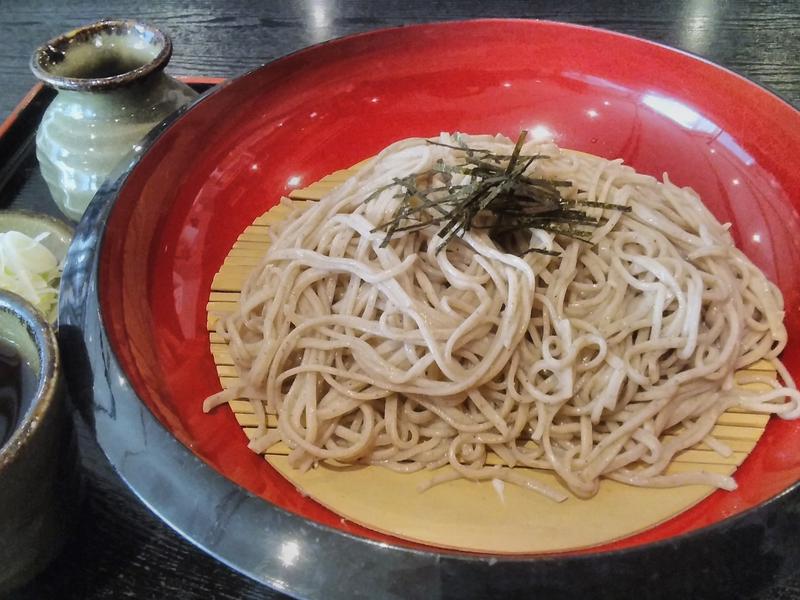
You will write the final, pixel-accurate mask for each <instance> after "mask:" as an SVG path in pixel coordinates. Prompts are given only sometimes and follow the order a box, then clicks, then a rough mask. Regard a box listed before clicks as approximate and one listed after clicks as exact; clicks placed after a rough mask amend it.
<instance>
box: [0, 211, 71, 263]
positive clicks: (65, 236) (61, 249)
mask: <svg viewBox="0 0 800 600" xmlns="http://www.w3.org/2000/svg"><path fill="white" fill-rule="evenodd" d="M6 231H19V232H20V233H24V234H25V235H27V236H30V237H35V236H37V235H39V234H40V233H49V234H50V235H48V236H47V237H46V238H45V239H44V240H42V245H43V246H44V247H45V248H47V249H48V250H50V252H52V253H53V254H54V255H55V257H56V258H57V259H58V260H59V262H63V261H64V257H65V256H66V255H67V250H68V249H69V245H70V243H71V242H72V235H73V233H74V231H73V229H72V227H70V226H69V225H67V224H66V223H65V222H64V221H61V220H59V219H56V218H54V217H50V216H48V215H42V214H38V213H35V212H31V211H28V210H2V211H0V233H5V232H6Z"/></svg>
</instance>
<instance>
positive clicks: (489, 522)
mask: <svg viewBox="0 0 800 600" xmlns="http://www.w3.org/2000/svg"><path fill="white" fill-rule="evenodd" d="M361 164H363V163H359V165H355V166H354V167H352V169H345V170H342V171H337V172H335V173H332V174H331V175H328V176H327V177H324V178H323V179H321V180H320V181H318V182H316V183H314V184H312V185H310V186H309V187H307V188H305V189H301V190H295V191H293V192H292V193H291V194H290V196H289V197H290V198H291V199H292V201H294V202H311V201H316V200H319V199H320V198H321V197H322V196H323V195H325V194H326V193H328V192H330V191H331V190H332V189H334V188H335V187H337V186H338V185H340V184H341V183H342V182H343V181H345V180H346V179H347V178H348V177H349V176H350V175H351V174H352V173H353V172H354V171H355V170H356V169H357V168H358V167H359V166H360V165H361ZM288 212H289V207H287V206H285V205H280V204H279V205H277V206H275V207H274V208H272V209H270V210H269V211H267V212H266V213H264V214H263V215H262V216H261V217H259V218H257V219H256V220H255V221H254V222H253V224H252V225H251V226H249V227H247V228H246V229H245V230H244V232H242V234H241V235H240V236H239V239H238V240H237V242H236V243H235V244H234V246H233V248H232V249H231V251H230V253H229V254H228V257H227V258H226V259H225V262H224V264H223V266H222V268H221V269H220V271H219V273H218V274H217V276H216V277H215V278H214V280H213V283H212V286H211V293H210V296H209V302H208V329H209V332H210V342H211V352H212V354H213V357H214V362H215V364H216V365H217V374H218V376H219V380H220V384H221V385H222V387H223V388H228V387H230V386H232V385H235V383H236V381H237V371H236V367H235V366H234V365H233V360H232V359H231V356H230V353H229V352H228V347H227V345H226V344H225V342H224V340H223V339H222V338H221V337H220V336H219V335H218V334H217V333H216V332H215V325H216V320H217V318H219V316H220V315H224V314H225V313H228V312H230V311H231V310H233V309H234V307H235V305H236V302H237V301H238V299H239V292H240V290H241V288H242V284H243V283H244V280H245V279H246V277H247V276H248V274H249V273H250V271H251V269H252V268H253V267H255V266H256V265H257V264H258V263H259V262H260V258H261V256H263V254H264V252H265V251H266V249H267V247H268V245H269V236H268V230H269V227H270V225H272V224H274V223H276V222H278V221H280V220H281V219H284V218H285V217H286V215H287V214H288ZM753 371H757V372H759V373H760V374H762V375H770V376H771V377H776V374H775V371H774V370H773V368H772V366H771V365H770V364H769V363H767V362H766V361H761V362H759V363H756V364H754V365H751V367H750V368H749V369H746V370H742V371H740V372H738V373H737V374H736V375H737V378H741V377H742V376H745V375H747V374H748V373H750V372H753ZM747 386H748V387H758V386H766V384H752V383H751V384H747ZM229 406H230V409H231V410H232V411H233V413H234V415H235V417H236V420H237V422H238V423H239V425H240V426H241V427H242V430H243V432H244V434H245V436H246V437H247V438H248V439H251V438H252V437H253V436H254V435H255V431H256V429H255V428H256V426H257V424H258V423H257V421H256V416H255V415H254V413H253V409H252V407H251V405H250V402H249V401H247V400H233V401H231V402H230V403H229ZM768 419H769V416H768V415H763V414H755V413H747V412H744V411H741V410H739V409H733V410H730V411H728V412H726V413H725V414H723V415H722V416H721V418H720V419H719V421H718V423H717V425H716V427H715V428H714V430H713V435H714V436H715V437H716V438H718V439H720V440H721V441H723V442H724V443H725V444H727V445H728V446H729V447H730V448H731V450H732V451H733V452H732V454H731V455H730V456H728V457H723V456H721V455H719V454H717V453H716V452H714V451H713V450H711V449H710V448H708V447H707V446H706V445H705V444H702V443H701V444H698V445H697V446H695V447H693V448H691V449H688V450H685V451H683V452H681V453H680V454H678V455H677V456H676V457H675V460H674V462H673V464H672V465H671V466H670V467H669V469H668V471H667V472H668V473H679V472H685V471H689V470H698V469H700V470H705V471H708V472H713V473H721V474H726V475H730V474H733V473H734V472H735V470H736V468H737V467H738V466H739V465H740V464H741V463H742V461H743V460H744V459H745V458H746V457H747V455H748V454H749V453H750V451H751V450H752V449H753V447H754V446H755V444H756V442H757V441H758V439H759V438H760V437H761V434H762V433H763V431H764V427H765V426H766V424H767V421H768ZM276 424H277V417H275V416H274V415H268V417H267V426H268V427H276ZM233 443H246V442H245V440H244V439H242V440H240V441H239V442H233ZM288 451H289V449H288V447H286V445H285V444H282V443H281V444H277V445H275V446H273V447H272V448H270V449H269V450H268V453H267V455H266V459H267V461H268V462H270V464H272V465H273V466H274V467H275V468H276V469H277V470H278V471H279V472H280V473H281V474H282V475H283V476H284V477H286V478H287V479H289V480H290V481H292V482H293V483H294V484H295V486H296V487H297V488H298V489H299V490H300V492H301V493H303V494H305V495H308V496H310V497H312V498H314V499H315V500H316V501H318V502H319V503H321V504H322V505H324V506H326V507H328V508H330V509H331V510H333V511H335V512H337V513H338V514H339V515H340V516H342V517H343V518H344V519H348V520H350V521H353V522H356V523H359V524H361V525H364V526H366V527H369V528H371V529H374V530H377V531H381V532H384V533H389V534H392V535H395V536H397V537H401V538H406V539H410V540H413V541H416V542H422V543H426V544H430V545H433V546H440V547H448V548H457V549H460V550H467V551H479V552H493V553H501V554H504V553H511V554H513V553H538V552H553V551H563V550H568V549H575V548H581V547H588V546H594V545H598V544H603V543H607V542H610V541H612V540H615V539H619V538H622V537H627V536H629V535H632V534H634V533H636V532H639V531H642V530H645V529H649V528H651V527H653V526H654V525H656V524H658V523H660V522H663V521H665V520H667V519H669V518H671V517H673V516H675V515H676V514H679V513H681V512H683V511H684V510H686V509H687V508H689V507H691V506H693V505H694V504H696V503H697V502H699V501H700V500H702V499H703V498H705V497H706V496H707V495H708V494H710V493H711V492H712V491H713V489H711V488H709V487H707V486H699V485H693V486H684V487H680V488H672V489H647V488H635V487H630V486H625V485H622V484H618V483H615V482H613V481H606V480H604V481H603V482H602V484H601V486H600V491H599V492H598V494H597V495H596V496H595V497H593V498H591V499H590V500H580V499H577V498H574V497H572V496H570V498H569V499H568V500H566V501H565V502H563V503H556V502H553V501H551V500H548V499H546V498H544V497H542V496H540V495H538V494H535V493H532V492H530V491H525V490H523V489H521V488H519V487H517V486H512V485H502V484H499V482H480V483H475V482H469V481H461V480H458V481H453V482H449V483H446V484H443V485H439V486H436V487H434V488H432V489H430V490H428V491H426V492H424V493H419V492H418V491H417V486H418V485H419V484H421V483H423V482H425V481H427V480H428V479H429V478H430V477H432V475H433V474H435V472H434V473H431V472H422V473H413V474H397V473H394V472H392V471H389V470H388V469H383V468H378V467H361V466H345V465H336V464H330V465H325V464H322V465H320V466H318V467H317V468H315V469H311V470H310V471H308V472H306V473H299V472H297V471H296V470H294V469H292V468H290V467H289V466H288V464H287V458H286V455H287V454H288ZM487 462H488V463H489V464H499V459H498V458H497V457H496V456H494V455H490V457H489V458H488V460H487ZM520 471H521V472H524V473H525V474H526V476H529V477H532V478H536V479H538V480H540V481H542V482H543V483H546V484H548V485H551V486H553V487H556V488H561V487H562V486H561V484H560V483H559V482H558V481H557V479H556V478H555V476H554V475H553V474H552V473H550V472H546V471H538V470H534V469H527V468H524V467H520Z"/></svg>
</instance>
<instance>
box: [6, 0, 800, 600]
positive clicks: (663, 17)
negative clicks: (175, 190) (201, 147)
mask: <svg viewBox="0 0 800 600" xmlns="http://www.w3.org/2000/svg"><path fill="white" fill-rule="evenodd" d="M109 17H111V18H136V19H140V20H144V21H148V22H150V23H152V24H154V25H156V26H157V27H159V28H162V29H164V30H166V31H167V32H168V33H169V34H170V35H171V36H172V38H173V42H174V47H175V51H174V55H173V58H172V61H171V63H170V68H169V71H170V72H171V73H173V74H177V75H209V76H218V77H235V76H237V75H239V74H242V73H244V72H245V71H247V70H250V69H252V68H255V67H257V66H259V65H261V64H263V63H265V62H268V61H270V60H272V59H274V58H276V57H279V56H282V55H284V54H287V53H289V52H292V51H294V50H297V49H299V48H302V47H305V46H308V45H310V44H314V43H318V42H321V41H324V40H328V39H331V38H334V37H339V36H342V35H346V34H350V33H356V32H360V31H366V30H370V29H376V28H380V27H387V26H395V25H402V24H406V23H414V22H421V21H438V20H450V19H467V18H475V17H523V18H539V19H552V20H559V21H568V22H572V23H580V24H585V25H592V26H596V27H602V28H606V29H611V30H614V31H618V32H622V33H627V34H631V35H635V36H639V37H643V38H646V39H649V40H653V41H657V42H661V43H664V44H668V45H670V46H674V47H677V48H681V49H683V50H687V51H689V52H693V53H696V54H698V55H700V56H702V57H704V58H706V59H709V60H711V61H714V62H716V63H719V64H721V65H723V66H725V67H728V68H730V69H733V70H735V71H737V72H738V73H740V74H741V75H744V76H745V77H749V78H751V79H753V80H755V81H756V82H758V83H759V84H762V85H764V86H767V87H769V88H770V89H771V90H772V91H774V92H776V93H777V94H779V95H781V96H783V98H784V99H786V100H787V101H788V102H790V103H792V104H793V105H794V106H795V107H800V33H798V32H800V3H798V2H797V0H774V1H767V0H754V1H747V0H741V1H739V0H730V1H726V0H679V1H674V2H657V1H654V2H647V1H644V0H628V1H627V2H619V1H618V0H598V1H595V0H583V1H580V0H542V1H539V2H523V1H514V0H502V1H500V0H492V1H486V0H465V1H462V2H455V1H452V0H450V1H435V0H422V1H418V0H386V1H380V2H378V1H374V2H369V1H363V0H297V1H294V2H289V1H279V2H263V3H256V2H251V1H246V0H237V1H227V2H221V1H220V2H211V1H200V0H182V1H176V2H163V1H162V2H158V1H153V2H146V3H145V2H143V3H139V8H138V9H135V8H134V7H133V5H131V4H129V3H128V4H126V3H123V2H122V1H120V0H106V1H104V2H99V1H97V0H86V1H82V2H65V1H62V2H58V3H53V2H51V1H50V2H45V1H41V0H26V1H24V2H23V1H17V2H7V3H0V34H2V40H3V43H2V50H0V81H2V85H1V86H0V121H2V120H3V119H4V118H5V117H6V116H8V115H9V114H10V113H11V111H12V109H13V107H14V106H15V105H16V104H17V102H18V101H19V100H20V99H21V98H22V97H23V96H24V95H25V93H26V92H27V91H28V90H29V89H30V88H31V86H32V85H33V84H34V79H33V76H32V75H31V74H30V71H29V70H28V60H29V58H30V55H31V53H32V51H33V49H34V47H36V46H37V45H38V44H40V43H41V42H43V41H45V40H47V39H49V38H51V37H54V36H55V35H57V34H59V33H61V32H63V31H66V30H68V29H71V28H73V27H77V26H79V25H82V24H84V23H88V22H91V21H94V20H97V19H100V18H109ZM79 434H80V435H79V438H80V441H81V451H82V461H83V467H84V476H85V484H86V499H85V502H84V505H83V508H82V511H81V518H80V521H79V523H78V524H77V527H76V532H75V534H74V535H73V536H72V537H71V538H70V539H69V540H68V542H67V546H66V549H65V551H64V552H63V553H62V555H61V557H60V558H58V559H57V560H56V562H55V563H54V564H53V565H52V566H51V567H50V568H49V569H48V570H47V571H46V572H45V573H44V574H43V575H41V576H39V577H38V578H37V579H36V580H35V581H34V582H32V583H31V584H30V585H28V586H27V587H26V588H24V589H23V590H22V591H21V592H20V593H19V594H17V597H19V598H31V599H37V600H38V599H40V598H63V599H72V598H74V599H87V600H88V599H99V598H122V597H133V598H170V599H172V598H175V599H193V598H221V599H227V598H230V599H234V598H237V599H238V598H283V597H284V596H282V595H280V594H278V593H276V592H273V591H271V590H268V589H266V588H264V587H262V586H260V585H258V584H256V583H253V582H252V581H250V580H249V579H247V578H245V577H243V576H241V575H238V574H237V573H235V572H233V571H232V570H230V569H229V568H227V567H226V566H224V565H222V564H221V563H218V562H217V561H216V560H214V559H213V558H211V557H209V556H206V555H205V554H203V553H202V552H200V551H199V550H197V549H195V548H194V547H193V546H192V545H191V544H190V543H188V542H186V541H184V540H183V539H182V538H180V536H179V535H178V534H176V533H174V532H173V531H172V530H170V529H169V528H168V527H167V526H166V525H164V524H162V523H161V522H160V521H159V520H158V519H157V518H156V517H155V516H153V515H152V514H151V513H149V512H148V510H147V508H145V507H144V506H143V505H142V504H141V503H139V502H138V501H137V500H136V498H135V497H134V495H133V494H132V493H131V492H129V491H128V490H127V488H126V487H125V485H124V483H122V482H121V481H120V479H119V478H118V477H117V476H116V474H115V473H114V472H113V471H112V469H111V468H110V467H109V466H108V464H107V462H106V460H105V458H104V457H103V456H102V454H101V453H100V452H99V450H97V448H96V447H95V446H94V445H93V440H92V438H91V435H90V433H89V432H88V431H86V430H85V428H81V429H80V431H79ZM743 597H747V595H743ZM756 597H757V598H764V599H766V598H779V599H790V598H791V599H800V573H798V574H797V575H796V576H795V577H793V578H790V579H789V580H785V581H782V582H776V584H775V585H774V586H773V587H772V588H770V589H768V590H764V591H762V592H761V593H760V594H759V595H758V596H756Z"/></svg>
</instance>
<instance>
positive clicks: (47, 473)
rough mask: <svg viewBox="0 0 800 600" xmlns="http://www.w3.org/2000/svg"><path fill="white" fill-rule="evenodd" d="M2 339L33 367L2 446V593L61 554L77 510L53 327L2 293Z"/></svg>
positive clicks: (22, 302)
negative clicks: (30, 386)
mask: <svg viewBox="0 0 800 600" xmlns="http://www.w3.org/2000/svg"><path fill="white" fill-rule="evenodd" d="M0 340H2V341H3V342H5V343H6V344H10V345H12V346H14V347H15V348H16V350H17V352H18V353H19V355H20V356H21V358H22V359H23V360H24V361H25V362H27V363H28V364H29V365H30V366H31V367H32V369H33V371H34V373H35V376H36V388H35V390H36V391H35V393H34V395H33V397H32V398H27V399H25V398H23V399H22V400H23V402H22V405H21V406H20V409H19V412H18V417H17V418H16V426H15V427H14V428H13V432H12V433H11V435H10V437H9V438H8V439H7V440H6V441H5V444H3V445H2V447H0V540H1V543H0V595H2V594H3V593H6V592H8V591H10V590H12V589H14V588H15V587H17V586H19V585H22V584H23V583H25V582H26V581H27V580H29V579H30V578H31V577H33V576H34V575H36V574H37V573H38V572H39V571H41V570H42V569H43V568H44V567H45V566H47V564H48V563H49V562H50V560H51V559H52V558H53V557H55V556H56V554H58V552H59V550H60V549H61V546H62V544H63V541H64V538H65V537H66V533H67V532H68V531H69V527H70V524H71V522H72V520H73V519H72V516H73V513H74V511H75V509H76V507H77V497H78V485H77V466H76V465H77V450H76V445H75V439H74V436H73V431H72V427H71V423H70V421H69V417H68V411H67V405H66V401H67V399H66V393H65V387H64V385H63V384H62V378H61V366H60V358H59V353H58V347H57V345H56V338H55V333H54V331H53V328H52V327H51V326H50V324H49V323H47V321H46V320H45V319H44V318H43V316H42V315H41V313H39V312H38V311H37V310H36V309H35V308H34V307H33V306H32V305H31V304H30V303H28V302H27V301H25V300H23V299H22V298H20V297H19V296H17V295H16V294H12V293H10V292H4V291H0Z"/></svg>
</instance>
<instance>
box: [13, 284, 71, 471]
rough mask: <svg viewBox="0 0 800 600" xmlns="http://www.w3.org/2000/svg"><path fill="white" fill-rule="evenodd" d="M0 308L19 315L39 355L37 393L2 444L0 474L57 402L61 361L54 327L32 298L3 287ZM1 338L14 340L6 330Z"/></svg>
mask: <svg viewBox="0 0 800 600" xmlns="http://www.w3.org/2000/svg"><path fill="white" fill-rule="evenodd" d="M0 312H3V313H6V314H8V315H9V316H10V317H11V318H14V319H16V320H17V321H18V322H19V325H20V326H21V327H23V328H24V329H25V332H26V334H27V335H28V337H29V338H30V340H31V342H32V343H33V345H34V347H35V349H36V353H37V355H38V359H39V373H38V377H37V383H36V393H35V395H34V397H33V399H32V401H31V405H30V408H29V409H28V410H27V411H25V413H23V414H22V415H21V419H20V421H19V422H18V423H17V425H16V426H15V428H14V432H13V433H12V434H11V436H10V437H9V438H8V439H7V440H6V441H5V444H3V445H2V446H0V474H2V472H3V471H4V470H5V469H7V468H8V467H9V466H10V465H11V464H13V463H14V462H15V461H16V460H17V459H18V457H19V456H20V454H21V453H22V451H23V450H24V449H25V447H26V444H27V443H28V442H29V440H30V439H31V438H32V437H33V436H34V435H35V434H36V432H37V430H38V429H39V427H40V423H42V422H43V421H44V416H45V415H46V414H47V413H48V412H49V411H50V410H51V407H52V406H53V404H54V403H55V402H58V388H59V382H60V378H61V365H60V357H59V353H58V344H57V343H56V334H55V331H54V330H53V327H52V326H51V325H50V323H48V322H47V320H46V319H45V318H44V315H42V313H41V312H39V311H38V310H37V309H36V308H34V306H33V305H32V304H31V303H30V302H28V301H27V300H25V299H24V298H23V297H22V296H19V295H17V294H15V293H14V292H10V291H7V290H0ZM0 339H2V340H4V341H7V342H9V343H12V344H13V342H12V341H11V340H8V339H7V338H6V337H5V336H4V335H3V334H0Z"/></svg>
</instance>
